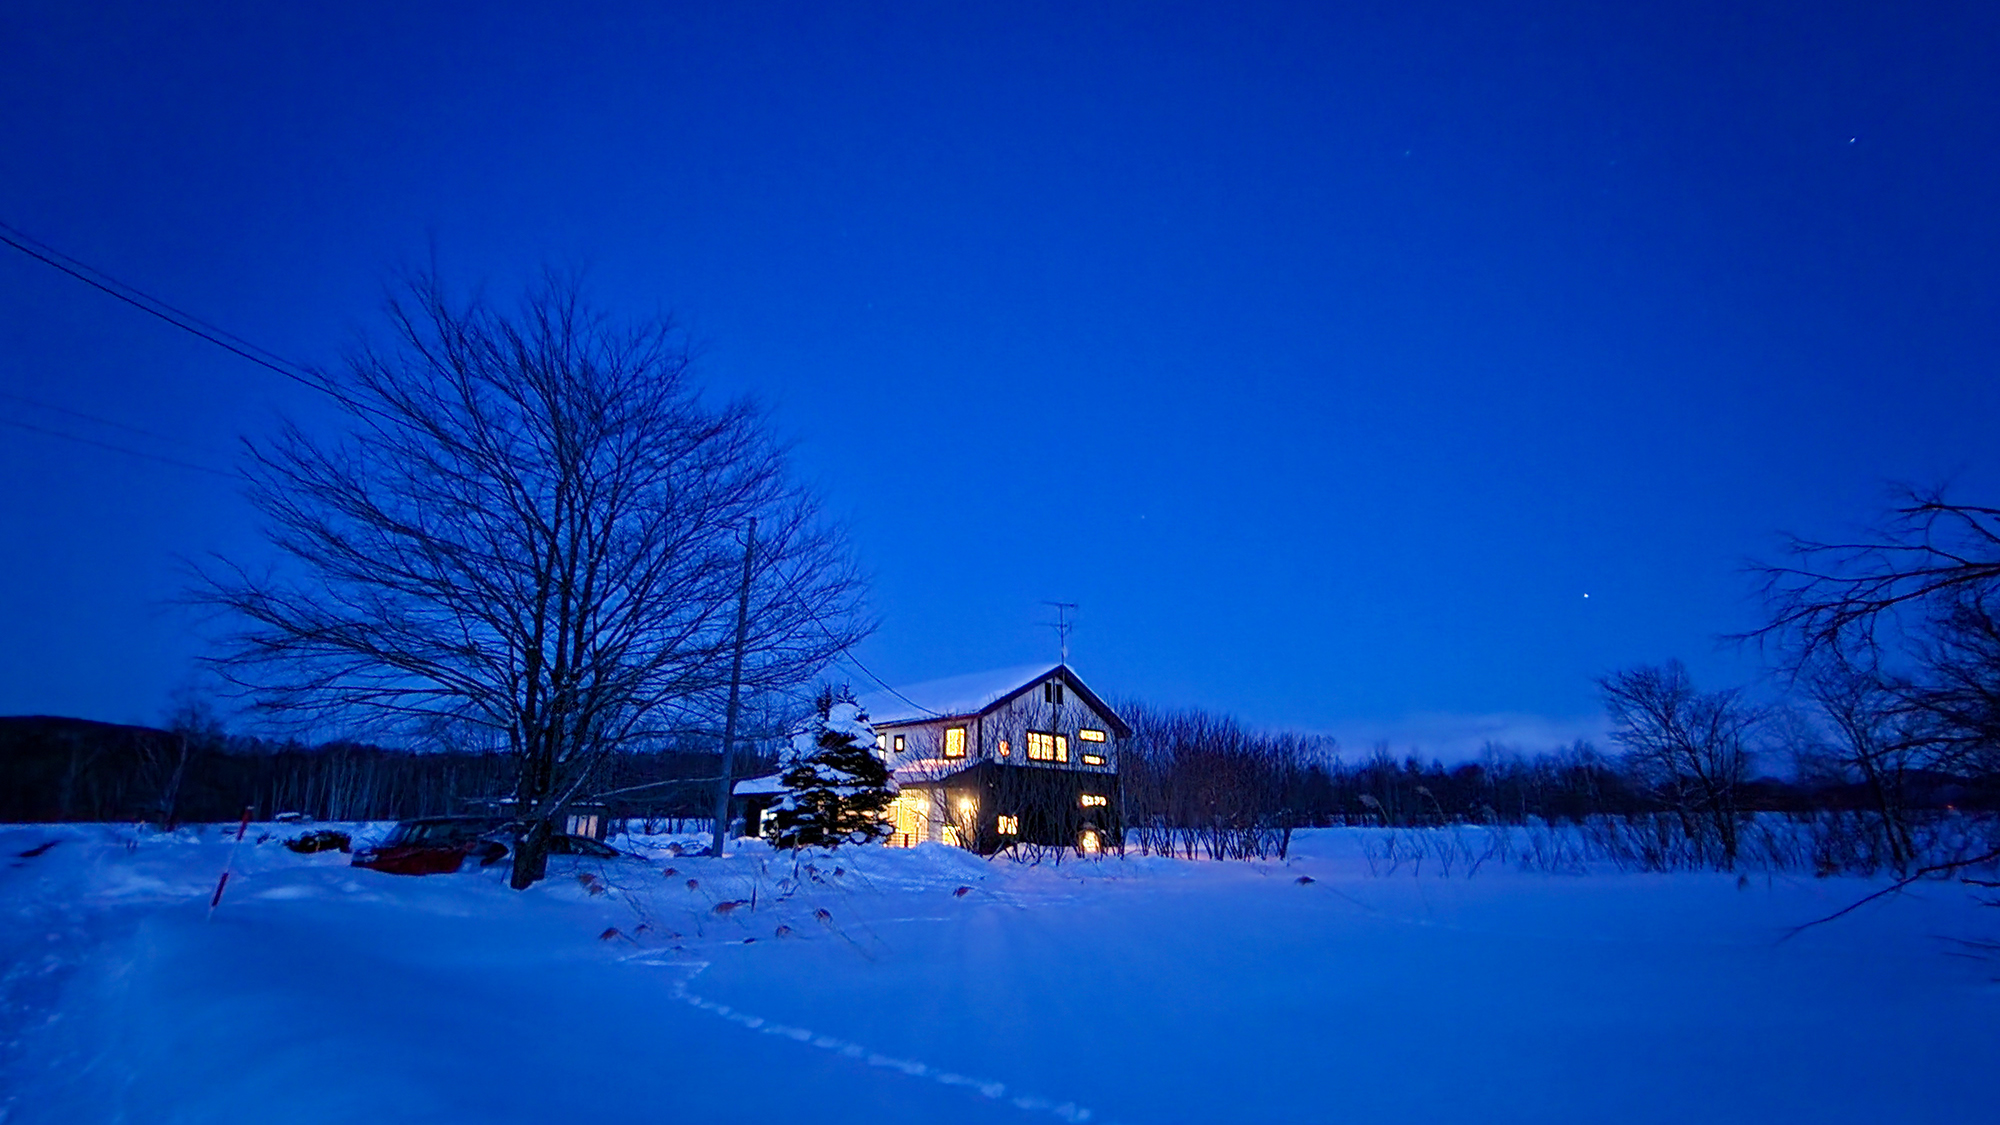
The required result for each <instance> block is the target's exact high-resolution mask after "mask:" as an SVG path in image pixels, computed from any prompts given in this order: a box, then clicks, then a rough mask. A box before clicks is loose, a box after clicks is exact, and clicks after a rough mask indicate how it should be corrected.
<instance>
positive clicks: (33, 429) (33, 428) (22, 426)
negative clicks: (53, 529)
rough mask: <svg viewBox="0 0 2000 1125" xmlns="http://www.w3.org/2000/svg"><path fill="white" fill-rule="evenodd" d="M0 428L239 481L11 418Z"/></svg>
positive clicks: (185, 463)
mask: <svg viewBox="0 0 2000 1125" xmlns="http://www.w3.org/2000/svg"><path fill="white" fill-rule="evenodd" d="M0 426H12V427H14V428H15V429H17V430H27V431H28V432H29V433H36V434H44V435H46V436H48V437H52V438H61V439H63V440H64V441H73V442H76V443H78V444H80V445H93V446H96V447H97V448H99V449H108V450H110V451H111V452H113V453H123V454H125V455H126V456H128V457H143V458H145V459H146V460H148V461H158V462H160V463H161V464H163V465H173V466H175V467H177V468H182V469H191V470H193V471H194V472H197V473H207V474H209V475H210V476H216V477H224V478H226V479H229V480H238V479H240V478H239V477H237V475H236V474H235V473H225V472H223V471H222V470H221V469H211V468H209V467H208V466H207V465H196V464H194V463H192V462H189V461H181V460H177V459H175V458H172V457H162V456H160V455H159V454H157V453H146V452H143V451H141V450H137V449H131V448H128V447H126V446H122V445H113V444H111V443H110V442H108V441H98V440H96V439H94V438H87V437H83V436H81V435H78V434H71V433H64V432H63V431H61V430H51V429H48V428H47V427H45V426H37V425H34V424H32V423H29V422H17V421H15V420H14V419H12V418H0Z"/></svg>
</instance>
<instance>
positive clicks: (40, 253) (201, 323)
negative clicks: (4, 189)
mask: <svg viewBox="0 0 2000 1125" xmlns="http://www.w3.org/2000/svg"><path fill="white" fill-rule="evenodd" d="M0 242H4V243H6V244H7V245H8V246H11V247H13V248H14V249H16V250H19V251H20V252H21V253H23V254H26V255H27V256H28V257H30V258H33V259H35V260H36V261H38V262H41V263H43V264H44V265H47V266H52V267H54V268H55V269H58V270H61V271H62V272H63V273H66V274H68V275H70V276H71V277H73V278H75V279H77V280H78V281H81V282H83V283H84V284H85V285H88V286H90V287H91V288H93V289H97V290H100V291H102V292H104V293H107V294H109V295H111V296H113V297H116V298H117V299H119V300H121V301H123V302H125V303H126V304H128V305H131V306H132V307H133V308H135V309H138V310H140V311H141V312H144V313H147V314H148V315H151V316H155V317H158V318H159V319H161V320H164V321H166V322H167V323H168V324H171V325H173V326H174V327H175V328H178V329H180V330H181V331H183V332H189V333H192V334H194V335H196V336H199V337H201V338H202V339H204V340H207V341H208V342H209V343H211V344H214V345H215V346H216V347H218V348H222V349H223V350H225V351H228V352H232V353H234V354H236V355H238V356H241V357H242V358H244V359H247V360H249V361H250V362H251V363H254V364H256V365H257V366H259V367H263V368H266V369H268V370H270V371H274V372H276V373H278V374H280V375H283V376H284V377H285V378H287V379H290V380H292V381H293V382H295V383H300V384H303V385H305V386H308V387H311V388H312V389H314V390H316V391H322V392H325V393H328V394H334V396H335V397H336V398H339V397H341V396H340V395H338V394H337V393H335V392H334V391H333V390H332V389H331V388H329V387H328V386H326V385H325V384H324V383H323V382H321V381H320V380H318V379H315V378H313V377H312V376H310V375H308V374H306V373H305V372H306V370H307V369H306V368H305V367H304V366H303V365H301V364H296V363H293V362H292V361H290V360H288V359H286V358H284V357H283V356H280V355H278V354H277V353H276V352H272V351H269V350H266V349H264V348H260V347H258V346H257V345H256V344H253V343H251V342H250V341H248V340H245V339H243V338H242V337H241V336H238V335H236V334H234V333H232V332H229V331H227V330H225V329H222V328H218V327H216V326H215V325H213V324H210V323H208V322H207V321H205V320H202V319H201V318H200V317H198V316H195V315H194V314H193V313H190V312H186V311H184V310H182V309H178V308H175V307H174V306H173V305H170V304H168V303H166V302H165V301H162V300H160V299H159V298H158V297H154V296H152V295H151V294H149V293H147V292H146V291H144V290H142V289H140V288H138V287H137V286H134V285H128V284H126V283H125V282H122V281H120V280H118V279H117V278H115V277H112V276H111V275H110V274H108V273H105V272H104V271H103V270H100V269H97V268H96V267H94V266H91V265H87V264H85V263H84V262H81V261H78V260H77V259H75V258H72V257H70V256H69V255H67V254H65V253H63V252H62V251H60V250H57V249H55V248H54V247H52V246H50V245H48V244H47V243H45V242H42V241H41V240H39V239H37V238H34V237H33V236H31V235H29V234H27V233H26V232H24V231H22V230H21V229H20V228H18V227H15V226H13V225H12V224H10V223H8V222H6V221H4V220H0ZM343 401H344V400H343Z"/></svg>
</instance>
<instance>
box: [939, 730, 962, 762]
mask: <svg viewBox="0 0 2000 1125" xmlns="http://www.w3.org/2000/svg"><path fill="white" fill-rule="evenodd" d="M944 756H945V757H947V758H963V757H965V728H964V727H946V728H945V732H944Z"/></svg>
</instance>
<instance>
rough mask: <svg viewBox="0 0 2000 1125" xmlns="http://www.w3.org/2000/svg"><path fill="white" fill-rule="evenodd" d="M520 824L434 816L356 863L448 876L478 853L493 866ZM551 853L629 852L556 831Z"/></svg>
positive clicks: (404, 825) (357, 856)
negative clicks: (468, 858)
mask: <svg viewBox="0 0 2000 1125" xmlns="http://www.w3.org/2000/svg"><path fill="white" fill-rule="evenodd" d="M520 828H521V826H520V823H519V822H517V821H513V820H508V819H506V818H505V817H490V816H431V817H425V818H423V819H422V820H405V821H402V822H400V823H398V824H397V825H396V827H395V828H394V829H393V830H391V831H390V833H389V836H388V838H387V839H385V840H383V841H382V843H381V844H379V845H377V846H375V847H372V848H363V849H362V850H360V851H358V852H355V853H354V862H353V865H354V866H355V867H366V868H369V869H371V870H375V871H384V872H387V873H389V874H391V875H449V874H451V873H453V872H455V871H457V870H459V869H460V868H461V867H464V866H465V861H466V859H467V857H470V856H477V857H478V858H479V866H481V867H491V866H492V865H494V864H496V863H498V862H500V861H501V860H503V859H505V858H507V852H508V851H509V850H510V849H511V847H512V845H513V842H514V838H515V836H516V834H517V833H518V832H519V831H520ZM549 854H550V855H583V856H590V857H592V858H595V859H614V858H616V857H618V856H620V855H622V854H624V853H622V852H620V851H619V850H618V849H617V848H614V847H611V846H610V845H608V844H603V843H599V842H598V841H596V840H593V839H591V838H590V837H588V836H572V835H569V834H568V833H564V832H557V833H555V834H554V835H552V836H550V837H549Z"/></svg>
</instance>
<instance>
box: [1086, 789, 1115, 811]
mask: <svg viewBox="0 0 2000 1125" xmlns="http://www.w3.org/2000/svg"><path fill="white" fill-rule="evenodd" d="M1110 803H1111V799H1110V798H1109V797H1103V796H1099V795H1098V794H1096V793H1085V794H1084V795H1083V807H1084V808H1086V809H1101V808H1103V807H1105V806H1106V805H1108V804H1110Z"/></svg>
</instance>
